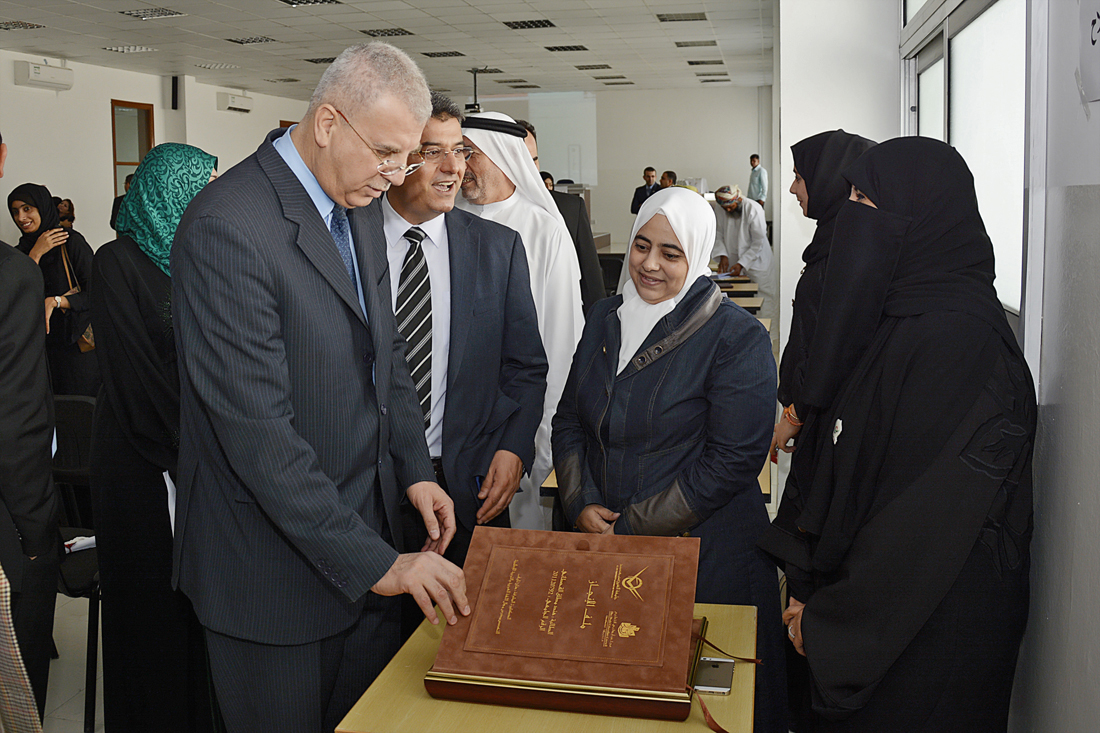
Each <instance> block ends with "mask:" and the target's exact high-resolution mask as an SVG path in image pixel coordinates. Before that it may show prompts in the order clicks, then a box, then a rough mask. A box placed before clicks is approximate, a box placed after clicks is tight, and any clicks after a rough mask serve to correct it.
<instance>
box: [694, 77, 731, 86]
mask: <svg viewBox="0 0 1100 733" xmlns="http://www.w3.org/2000/svg"><path fill="white" fill-rule="evenodd" d="M726 81H731V80H730V78H729V77H726V78H725V79H700V80H699V82H700V83H701V84H713V83H715V82H726Z"/></svg>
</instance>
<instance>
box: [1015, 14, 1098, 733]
mask: <svg viewBox="0 0 1100 733" xmlns="http://www.w3.org/2000/svg"><path fill="white" fill-rule="evenodd" d="M1088 4H1092V5H1095V2H1091V0H1090V2H1089V3H1084V2H1083V3H1082V4H1081V7H1079V6H1078V3H1075V2H1072V3H1071V2H1064V1H1063V0H1031V1H1030V2H1029V3H1028V6H1029V22H1028V31H1029V36H1030V38H1029V49H1028V56H1029V59H1028V67H1029V111H1028V120H1027V122H1028V133H1029V135H1028V138H1029V139H1028V145H1029V159H1028V163H1029V171H1028V174H1027V175H1028V177H1027V186H1028V192H1027V193H1028V196H1027V200H1028V202H1029V210H1028V216H1029V224H1030V231H1029V241H1028V245H1027V248H1028V252H1027V271H1026V272H1027V276H1026V279H1025V289H1024V315H1025V321H1024V323H1025V331H1024V345H1025V349H1026V352H1027V354H1028V356H1029V361H1031V362H1032V369H1033V371H1037V373H1038V374H1039V384H1038V393H1039V394H1038V397H1039V435H1038V440H1037V444H1036V449H1035V465H1034V477H1035V536H1034V539H1033V541H1032V545H1031V563H1032V565H1031V613H1030V617H1029V619H1028V628H1027V633H1026V635H1025V637H1024V644H1023V647H1022V649H1021V651H1020V660H1019V664H1018V665H1017V668H1016V687H1015V690H1014V691H1013V700H1012V711H1011V717H1010V725H1009V730H1011V731H1013V732H1014V733H1021V732H1023V731H1033V732H1035V733H1046V731H1091V730H1096V729H1097V720H1098V719H1100V677H1098V676H1097V674H1096V660H1097V654H1098V652H1100V626H1098V625H1097V623H1096V609H1097V607H1098V606H1100V548H1098V540H1097V538H1098V537H1100V495H1098V493H1097V491H1096V481H1097V476H1098V475H1100V453H1098V452H1097V451H1096V449H1095V447H1094V444H1095V442H1096V441H1095V436H1096V435H1097V431H1098V430H1100V393H1098V392H1097V389H1096V387H1097V365H1096V354H1097V352H1098V351H1100V332H1098V330H1097V327H1096V315H1095V314H1096V313H1097V312H1098V311H1100V290H1098V288H1097V287H1096V285H1097V276H1096V273H1097V272H1100V250H1098V249H1097V246H1096V239H1097V234H1096V233H1097V231H1100V103H1095V102H1094V103H1092V104H1090V105H1089V109H1088V113H1087V114H1086V110H1085V108H1084V107H1083V106H1082V103H1081V98H1080V95H1079V93H1078V91H1077V84H1076V81H1075V78H1074V75H1075V71H1076V70H1077V67H1078V62H1079V48H1080V46H1079V43H1080V41H1081V35H1082V34H1081V30H1080V29H1081V28H1082V27H1084V28H1085V29H1086V32H1087V29H1088V27H1089V26H1088V21H1087V18H1085V19H1084V21H1085V22H1084V23H1082V18H1081V14H1083V12H1084V11H1086V10H1087V9H1088V8H1087V5H1088ZM1096 9H1097V8H1095V7H1093V8H1092V10H1093V11H1095V10H1096ZM1036 356H1037V357H1038V361H1039V363H1038V364H1035V363H1034V360H1035V358H1036ZM1036 366H1038V369H1037V370H1036V368H1035V367H1036Z"/></svg>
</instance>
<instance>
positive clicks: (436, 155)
mask: <svg viewBox="0 0 1100 733" xmlns="http://www.w3.org/2000/svg"><path fill="white" fill-rule="evenodd" d="M473 154H474V149H473V148H468V147H461V148H455V149H454V150H444V149H443V148H428V149H427V150H418V151H416V152H415V153H414V155H419V156H420V157H421V158H423V159H424V162H425V163H434V162H435V161H437V160H439V161H443V160H446V159H447V156H448V155H453V156H454V157H455V159H456V160H457V159H458V156H460V155H461V156H462V159H463V160H469V159H470V156H471V155H473Z"/></svg>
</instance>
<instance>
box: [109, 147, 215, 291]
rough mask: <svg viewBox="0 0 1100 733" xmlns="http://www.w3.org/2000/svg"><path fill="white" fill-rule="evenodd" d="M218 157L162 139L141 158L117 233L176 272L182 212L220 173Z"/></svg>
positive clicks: (165, 270) (123, 205) (168, 272)
mask: <svg viewBox="0 0 1100 733" xmlns="http://www.w3.org/2000/svg"><path fill="white" fill-rule="evenodd" d="M217 167H218V159H217V158H215V157H214V156H213V155H210V154H209V153H206V152H204V151H202V150H199V149H198V148H196V147H192V146H191V145H183V144H181V143H163V144H161V145H158V146H156V147H155V148H153V149H152V150H150V151H149V152H148V153H146V154H145V158H144V159H143V160H142V161H141V165H139V166H138V169H137V170H136V171H135V172H134V180H133V183H131V184H130V190H129V191H128V192H127V193H126V197H125V198H123V199H122V205H121V206H120V207H119V211H118V222H117V231H118V233H119V234H124V235H126V236H129V237H130V238H131V239H133V240H134V241H135V242H137V245H138V246H139V247H140V248H141V251H142V252H144V253H145V254H146V255H148V256H149V259H151V260H152V261H153V263H154V264H155V265H156V266H157V267H159V268H160V269H161V270H163V271H164V274H166V275H168V276H171V275H172V272H171V270H170V269H169V265H168V254H169V252H171V250H172V239H173V237H175V236H176V227H178V226H179V223H180V219H181V218H183V212H184V211H185V210H186V209H187V205H188V204H190V203H191V199H193V198H195V196H196V195H197V194H198V192H199V191H201V190H202V187H203V186H205V185H206V184H207V183H209V182H210V181H212V180H213V179H214V177H216V175H217V174H216V173H215V169H216V168H217Z"/></svg>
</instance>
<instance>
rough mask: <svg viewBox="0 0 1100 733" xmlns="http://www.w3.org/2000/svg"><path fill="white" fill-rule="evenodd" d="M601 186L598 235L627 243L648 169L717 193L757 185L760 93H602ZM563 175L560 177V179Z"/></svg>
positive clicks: (596, 200)
mask: <svg viewBox="0 0 1100 733" xmlns="http://www.w3.org/2000/svg"><path fill="white" fill-rule="evenodd" d="M596 102H597V123H596V124H597V135H598V139H599V145H600V147H599V181H600V183H599V186H598V187H597V188H595V189H593V191H592V215H593V218H594V219H595V221H594V222H593V224H592V229H593V231H605V232H611V239H612V242H614V243H621V244H625V243H626V240H627V238H628V237H629V236H630V228H631V226H632V225H633V224H634V216H633V215H632V214H631V213H630V200H631V198H632V197H633V195H634V189H635V188H637V187H638V186H641V185H642V182H643V181H642V169H643V168H645V167H646V166H653V167H654V168H656V169H657V175H658V176H660V175H661V172H662V171H664V170H673V171H675V172H676V174H677V175H678V176H680V177H682V178H686V177H704V178H706V179H707V185H708V186H709V187H710V188H711V189H712V190H713V189H716V188H718V187H719V186H722V185H725V184H729V185H733V184H737V185H739V186H741V188H742V189H745V188H746V187H748V184H749V173H750V172H751V168H749V156H750V155H751V154H752V153H754V152H760V153H761V155H763V154H764V151H760V150H758V149H757V148H758V147H766V146H767V145H770V142H771V141H770V140H769V141H766V142H765V143H764V144H763V145H761V144H759V141H758V134H759V129H760V128H759V114H760V111H759V109H758V93H757V90H756V88H755V87H728V86H722V87H719V88H709V89H708V88H704V89H668V90H658V91H608V92H597V93H596ZM555 175H557V174H556V173H555Z"/></svg>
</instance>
